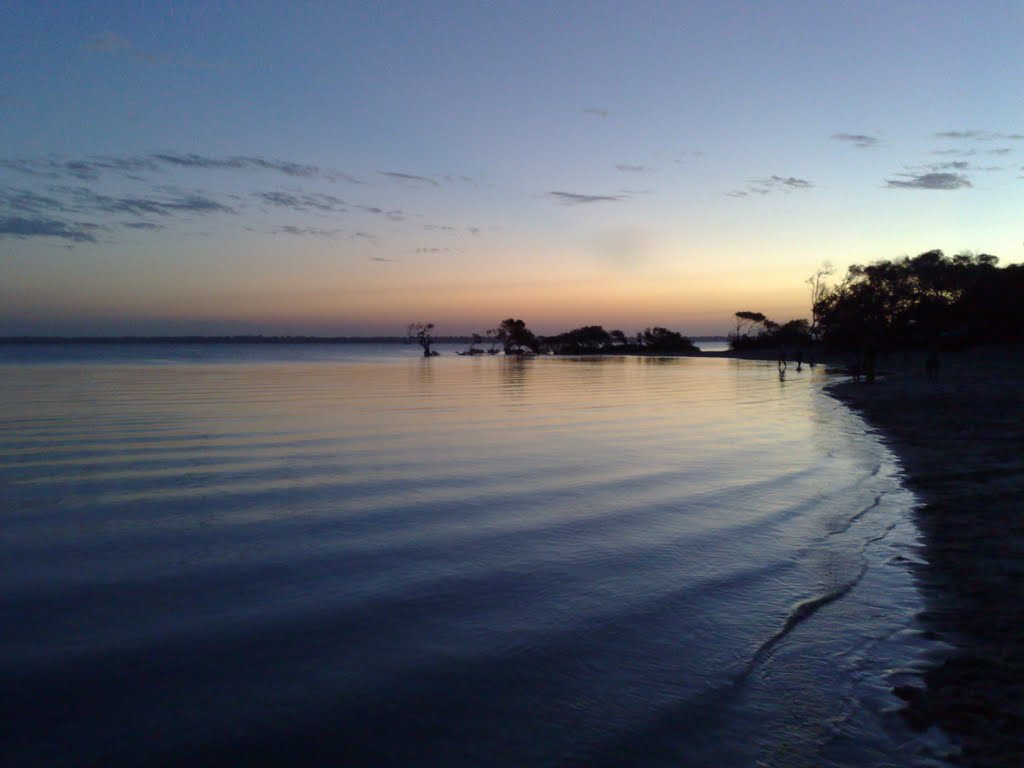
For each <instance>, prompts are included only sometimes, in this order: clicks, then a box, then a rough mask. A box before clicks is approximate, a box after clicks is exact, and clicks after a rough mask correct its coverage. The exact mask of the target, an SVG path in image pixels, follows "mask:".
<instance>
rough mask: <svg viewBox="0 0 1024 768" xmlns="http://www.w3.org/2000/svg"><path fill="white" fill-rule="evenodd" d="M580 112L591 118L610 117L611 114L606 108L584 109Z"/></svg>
mask: <svg viewBox="0 0 1024 768" xmlns="http://www.w3.org/2000/svg"><path fill="white" fill-rule="evenodd" d="M580 112H581V113H582V114H584V115H589V116H590V117H608V115H609V114H610V113H609V112H608V110H607V109H605V108H604V107H584V108H583V109H581V110H580Z"/></svg>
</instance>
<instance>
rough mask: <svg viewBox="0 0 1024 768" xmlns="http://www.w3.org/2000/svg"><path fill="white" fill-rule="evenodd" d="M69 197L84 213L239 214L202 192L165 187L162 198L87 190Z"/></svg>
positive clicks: (73, 190)
mask: <svg viewBox="0 0 1024 768" xmlns="http://www.w3.org/2000/svg"><path fill="white" fill-rule="evenodd" d="M62 191H64V192H66V193H67V194H68V195H69V199H70V201H71V205H72V206H73V207H74V208H75V209H77V210H82V211H95V212H101V213H129V214H135V215H143V216H145V215H147V214H148V215H152V216H175V215H180V214H189V213H198V214H209V213H236V210H235V209H234V208H232V207H231V206H229V205H226V204H225V203H222V202H220V201H218V200H214V199H213V198H212V197H209V196H208V195H207V194H205V193H203V192H199V191H181V190H176V189H173V188H166V189H165V190H163V192H162V194H160V195H105V194H100V193H98V192H94V191H93V190H91V189H89V188H87V187H76V188H70V189H64V190H62Z"/></svg>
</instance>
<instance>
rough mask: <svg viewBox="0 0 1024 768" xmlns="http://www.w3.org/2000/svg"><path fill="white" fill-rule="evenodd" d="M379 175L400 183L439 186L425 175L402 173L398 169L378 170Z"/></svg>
mask: <svg viewBox="0 0 1024 768" xmlns="http://www.w3.org/2000/svg"><path fill="white" fill-rule="evenodd" d="M378 173H380V175H381V176H386V177H387V178H389V179H391V180H392V181H395V182H398V183H400V184H410V183H411V184H426V185H428V186H431V187H439V186H441V185H440V184H438V183H437V181H435V180H434V179H431V178H429V177H427V176H418V175H416V174H415V173H402V172H400V171H378Z"/></svg>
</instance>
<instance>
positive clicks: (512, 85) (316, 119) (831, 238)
mask: <svg viewBox="0 0 1024 768" xmlns="http://www.w3.org/2000/svg"><path fill="white" fill-rule="evenodd" d="M1022 29H1024V5H1022V4H1021V3H1019V2H1006V3H1002V2H981V1H978V0H975V1H974V2H949V1H946V0H930V1H929V2H900V1H899V0H888V1H887V2H877V3H875V2H856V3H853V2H849V3H847V2H828V3H822V2H818V1H815V2H749V3H748V2H734V1H732V0H725V1H723V2H716V3H707V2H664V3H653V2H600V1H599V0H593V1H591V2H580V3H576V2H550V0H548V1H547V2H521V3H493V4H484V3H479V2H443V1H442V0H431V2H390V3H355V2H347V3H341V2H339V3H302V2H295V3H281V2H259V1H257V0H250V1H249V2H244V3H242V2H239V3H217V4H213V3H173V2H166V3H137V2H133V3H127V2H121V3H103V2H93V3H88V4H83V3H78V2H75V3H64V2H48V3H38V2H19V1H18V0H7V1H6V2H5V3H4V4H3V6H2V7H0V335H26V334H27V335H132V334H138V335H150V334H193V333H199V334H234V333H245V334H248V333H264V334H316V335H375V334H387V335H401V334H402V333H404V330H405V328H406V326H407V325H408V324H409V323H411V322H433V323H435V324H436V326H437V329H438V332H440V333H443V334H463V333H469V332H472V331H482V330H484V329H486V328H490V327H493V326H495V325H497V324H498V323H499V322H500V321H501V320H502V319H503V318H506V317H510V316H514V317H521V318H522V319H524V320H525V321H526V322H527V324H528V325H529V326H530V327H531V328H532V329H533V330H535V331H537V332H539V333H555V332H559V331H563V330H567V329H569V328H573V327H577V326H581V325H588V324H601V325H604V326H605V327H606V328H609V329H611V328H620V329H623V330H625V331H627V332H633V331H636V330H638V329H641V328H644V327H648V326H657V325H660V326H665V327H669V328H672V329H675V330H680V331H682V332H684V333H688V334H690V335H705V334H719V333H726V332H728V330H729V329H730V328H731V327H733V325H734V323H733V313H735V312H736V311H739V310H749V311H760V312H764V313H765V314H767V315H768V316H769V317H770V318H772V319H775V320H777V321H780V322H784V321H786V320H789V319H791V318H799V317H808V316H809V307H808V301H809V293H808V289H807V286H806V285H805V282H804V281H805V280H806V278H807V277H808V276H810V275H811V274H812V273H814V272H815V271H816V270H818V269H819V268H820V267H821V265H822V264H823V263H825V262H829V263H831V264H832V265H833V267H834V269H835V275H834V277H835V278H836V279H838V278H839V277H841V276H842V274H843V273H845V271H846V268H847V267H848V266H849V265H850V264H853V263H859V264H864V263H870V262H873V261H876V260H879V259H887V258H898V257H902V256H905V255H915V254H917V253H921V252H924V251H927V250H931V249H934V248H940V249H943V250H944V251H945V252H947V253H949V254H954V253H959V252H961V251H965V250H970V251H973V252H975V253H990V254H994V255H996V256H998V257H1000V259H1001V263H1002V264H1007V263H1018V262H1020V261H1022V260H1024V231H1022V230H1024V227H1022V223H1021V212H1022V211H1024V100H1022V99H1021V97H1020V93H1019V92H1018V91H1019V84H1020V83H1022V82H1024V57H1021V56H1020V53H1019V42H1020V31H1021V30H1022Z"/></svg>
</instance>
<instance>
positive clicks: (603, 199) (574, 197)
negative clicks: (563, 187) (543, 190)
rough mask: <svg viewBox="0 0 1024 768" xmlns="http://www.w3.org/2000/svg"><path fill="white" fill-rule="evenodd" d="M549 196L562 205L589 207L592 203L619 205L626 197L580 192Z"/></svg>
mask: <svg viewBox="0 0 1024 768" xmlns="http://www.w3.org/2000/svg"><path fill="white" fill-rule="evenodd" d="M547 196H548V197H550V198H551V199H553V200H555V201H556V202H559V203H561V204H562V205H588V204H590V203H619V202H622V201H623V200H625V199H626V196H625V195H585V194H581V193H578V192H559V191H551V192H548V193H547Z"/></svg>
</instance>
